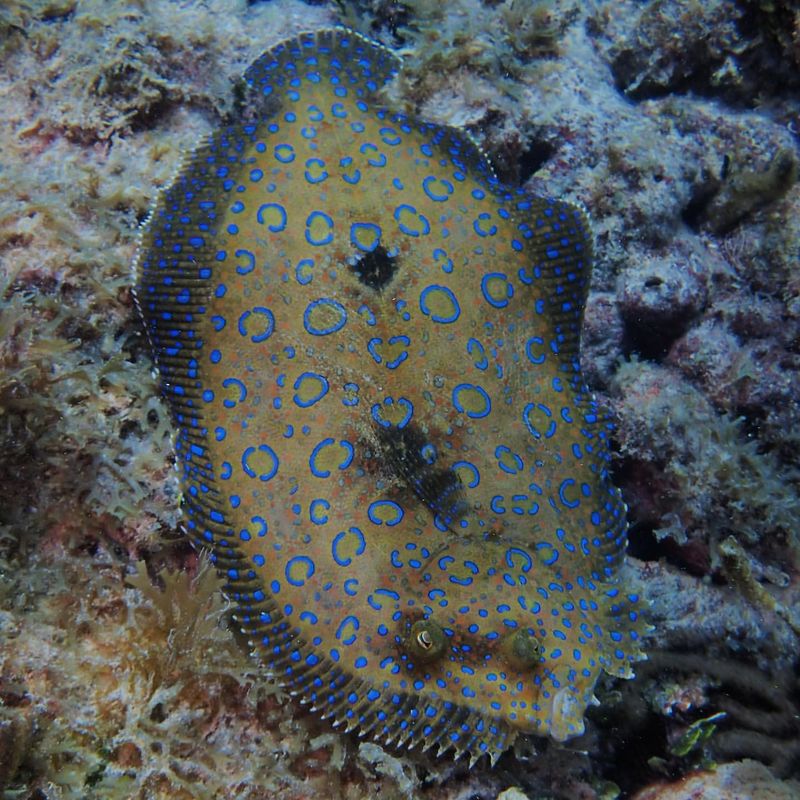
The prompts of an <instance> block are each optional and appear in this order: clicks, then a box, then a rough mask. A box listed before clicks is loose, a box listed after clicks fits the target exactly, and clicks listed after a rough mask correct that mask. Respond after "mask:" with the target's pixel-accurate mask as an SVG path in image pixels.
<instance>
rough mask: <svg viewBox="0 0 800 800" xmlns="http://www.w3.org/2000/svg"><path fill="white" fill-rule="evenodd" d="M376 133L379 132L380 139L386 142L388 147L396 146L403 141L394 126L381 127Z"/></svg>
mask: <svg viewBox="0 0 800 800" xmlns="http://www.w3.org/2000/svg"><path fill="white" fill-rule="evenodd" d="M378 133H379V134H380V137H381V141H382V142H383V143H384V144H388V145H389V146H390V147H396V146H397V145H398V144H400V142H402V141H403V137H402V136H400V134H399V133H398V132H397V131H396V130H395V129H394V128H381V129H380V130H379V131H378Z"/></svg>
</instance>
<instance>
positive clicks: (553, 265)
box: [509, 194, 592, 390]
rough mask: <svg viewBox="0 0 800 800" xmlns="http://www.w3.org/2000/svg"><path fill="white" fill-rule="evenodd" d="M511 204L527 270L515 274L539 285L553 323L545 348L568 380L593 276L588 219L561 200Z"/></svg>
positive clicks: (528, 199) (574, 371) (526, 199)
mask: <svg viewBox="0 0 800 800" xmlns="http://www.w3.org/2000/svg"><path fill="white" fill-rule="evenodd" d="M509 199H510V200H511V199H512V198H509ZM513 200H514V201H515V203H516V208H517V212H518V214H519V217H520V219H521V222H520V223H519V229H520V231H521V232H522V235H523V244H524V247H525V252H526V253H527V254H528V255H529V256H530V265H529V267H528V269H527V270H520V274H519V277H520V279H521V280H522V281H524V282H526V283H533V282H535V284H536V286H537V287H541V295H542V297H543V302H544V303H545V306H546V309H545V310H544V313H545V314H546V316H547V317H548V318H549V319H550V320H552V325H553V334H554V339H553V342H552V343H549V344H550V349H551V350H557V353H556V355H557V357H558V359H559V361H560V362H561V368H562V370H564V371H565V372H567V373H568V374H569V375H570V378H573V377H575V376H578V375H579V374H580V367H579V363H578V357H579V350H580V333H581V323H582V321H583V312H584V309H585V308H586V298H587V296H588V294H589V284H590V281H591V276H592V237H591V228H590V225H589V217H588V215H587V213H586V211H585V210H584V209H583V208H582V207H581V206H579V205H577V204H575V203H570V202H568V201H565V200H553V199H550V198H546V197H533V196H530V195H527V194H524V195H523V196H522V197H516V198H513ZM575 388H576V389H578V390H581V389H582V387H580V386H576V387H575Z"/></svg>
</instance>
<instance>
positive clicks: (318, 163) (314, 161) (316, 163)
mask: <svg viewBox="0 0 800 800" xmlns="http://www.w3.org/2000/svg"><path fill="white" fill-rule="evenodd" d="M312 166H313V167H319V168H320V169H321V170H322V172H321V173H320V174H319V175H318V176H317V177H314V176H313V175H312V174H311V169H310V167H312ZM303 174H304V176H305V179H306V180H307V181H308V182H309V183H311V184H315V183H322V182H323V181H325V180H327V178H328V172H327V170H326V169H325V162H324V161H323V160H322V159H321V158H309V159H308V160H307V161H306V170H305V172H304V173H303Z"/></svg>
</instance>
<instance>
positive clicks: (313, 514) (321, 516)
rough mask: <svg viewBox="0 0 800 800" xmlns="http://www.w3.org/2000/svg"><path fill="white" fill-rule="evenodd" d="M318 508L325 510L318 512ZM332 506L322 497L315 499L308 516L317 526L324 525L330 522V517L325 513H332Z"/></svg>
mask: <svg viewBox="0 0 800 800" xmlns="http://www.w3.org/2000/svg"><path fill="white" fill-rule="evenodd" d="M318 508H321V509H324V510H323V511H322V512H319V511H317V509H318ZM330 509H331V504H330V503H329V502H328V501H327V500H325V499H324V498H322V497H316V498H314V499H313V500H312V501H311V503H310V505H309V507H308V516H309V518H310V519H311V521H312V522H313V523H314V524H315V525H324V524H325V523H326V522H327V521H328V515H327V514H325V513H324V512H325V511H330Z"/></svg>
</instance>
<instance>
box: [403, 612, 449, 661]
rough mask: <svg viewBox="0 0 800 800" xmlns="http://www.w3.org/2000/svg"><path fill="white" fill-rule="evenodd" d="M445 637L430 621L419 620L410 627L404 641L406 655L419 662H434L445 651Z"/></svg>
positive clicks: (439, 626)
mask: <svg viewBox="0 0 800 800" xmlns="http://www.w3.org/2000/svg"><path fill="white" fill-rule="evenodd" d="M446 646H447V635H446V634H445V632H444V630H442V626H441V625H439V624H438V623H436V622H434V621H433V620H432V619H421V620H418V621H417V622H415V623H414V624H413V625H412V626H411V630H410V631H409V633H408V636H407V637H406V640H405V649H406V651H407V652H408V654H409V655H410V656H411V657H412V658H414V659H416V660H417V661H420V662H423V663H424V662H428V661H435V660H436V659H437V658H439V657H440V656H441V655H442V654H443V653H444V651H445V648H446Z"/></svg>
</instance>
